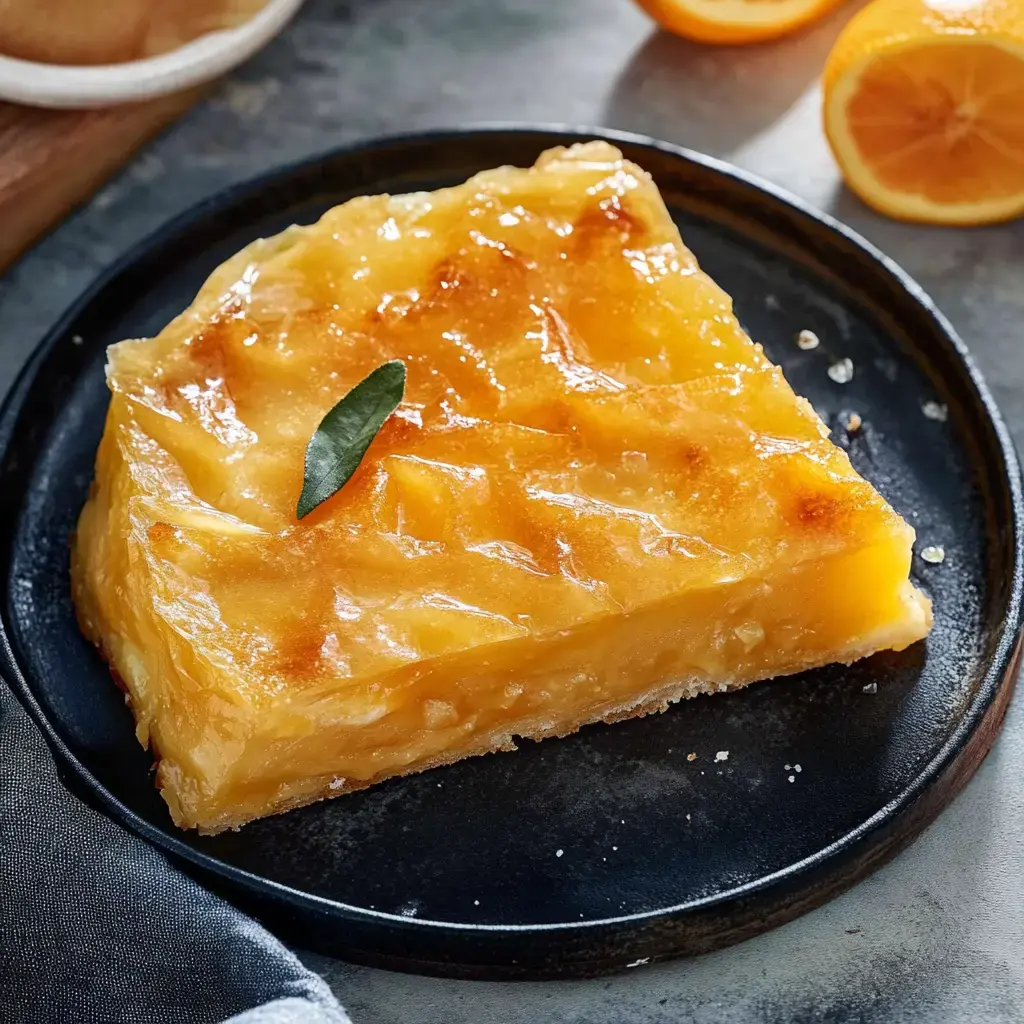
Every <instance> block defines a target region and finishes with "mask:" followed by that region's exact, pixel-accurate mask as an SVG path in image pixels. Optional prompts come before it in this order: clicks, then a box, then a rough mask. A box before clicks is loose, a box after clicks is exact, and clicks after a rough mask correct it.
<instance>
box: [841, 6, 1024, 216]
mask: <svg viewBox="0 0 1024 1024" xmlns="http://www.w3.org/2000/svg"><path fill="white" fill-rule="evenodd" d="M824 94H825V99H824V104H825V105H824V116H825V132H826V134H827V135H828V139H829V142H830V144H831V146H832V151H833V152H834V153H835V156H836V159H837V161H838V162H839V166H840V168H841V170H842V172H843V176H844V178H845V179H846V183H847V184H848V185H849V186H850V188H852V189H853V191H854V192H856V193H857V194H858V195H859V196H860V197H861V198H862V199H863V200H864V201H865V202H867V203H868V204H869V205H871V206H873V207H874V208H875V209H877V210H879V211H881V212H882V213H886V214H888V215H890V216H892V217H897V218H899V219H901V220H913V221H925V222H928V223H933V224H986V223H991V222H993V221H1000V220H1007V219H1009V218H1011V217H1016V216H1019V215H1021V214H1022V213H1024V3H1022V2H1021V0H974V2H972V0H875V2H874V3H872V4H870V5H869V6H868V7H866V8H864V10H863V11H861V12H860V13H859V14H858V15H857V16H856V17H854V19H853V20H852V21H851V22H850V24H849V25H848V26H847V27H846V29H845V30H844V31H843V33H842V35H840V37H839V39H838V40H837V41H836V44H835V47H834V48H833V50H832V53H831V54H830V55H829V59H828V63H827V64H826V67H825V78H824Z"/></svg>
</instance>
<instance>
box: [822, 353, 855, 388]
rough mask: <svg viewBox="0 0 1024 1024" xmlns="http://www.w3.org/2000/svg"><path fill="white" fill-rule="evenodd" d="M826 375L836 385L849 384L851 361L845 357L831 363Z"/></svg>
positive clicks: (851, 377) (851, 376)
mask: <svg viewBox="0 0 1024 1024" xmlns="http://www.w3.org/2000/svg"><path fill="white" fill-rule="evenodd" d="M828 375H829V376H830V377H831V378H832V379H833V380H834V381H835V382H836V383H837V384H849V383H850V381H851V380H853V360H852V359H850V358H849V357H847V358H844V359H840V360H839V362H838V363H833V364H832V365H831V366H830V367H829V368H828Z"/></svg>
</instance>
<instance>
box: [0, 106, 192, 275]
mask: <svg viewBox="0 0 1024 1024" xmlns="http://www.w3.org/2000/svg"><path fill="white" fill-rule="evenodd" d="M200 93H201V90H190V91H188V92H185V93H176V94H175V95H172V96H163V97H161V98H160V99H156V100H149V101H147V102H145V103H132V104H125V105H123V106H119V107H110V108H107V109H105V110H39V109H36V108H34V107H20V106H16V105H14V104H11V103H0V270H3V269H4V268H5V267H7V266H9V265H10V264H11V263H13V262H14V260H15V259H16V258H17V257H18V256H19V255H20V254H21V253H22V252H24V251H25V249H27V248H28V246H29V245H31V244H32V242H34V241H35V240H36V239H37V238H38V237H39V236H40V235H41V234H42V233H43V232H44V231H45V230H46V229H47V228H49V227H51V226H52V225H53V224H55V223H56V222H57V221H58V220H60V218H61V217H63V216H64V215H65V214H67V213H68V212H69V211H70V210H72V209H73V208H74V207H75V206H77V205H78V204H79V203H81V202H82V201H83V200H85V199H87V198H88V197H89V196H91V195H92V194H93V192H95V191H96V189H97V188H99V186H100V185H101V184H102V183H103V182H104V181H105V180H106V179H107V178H108V177H110V175H111V174H112V173H113V172H114V171H115V170H116V169H117V168H118V167H120V166H121V165H122V164H123V163H124V162H125V161H126V160H127V159H128V157H130V156H131V154H132V153H134V152H135V150H136V149H137V148H138V147H139V146H140V145H142V143H143V142H145V141H146V140H147V139H149V138H151V137H152V136H153V135H155V134H156V133H157V132H158V131H159V130H160V129H161V128H163V127H164V126H165V125H166V124H167V123H168V122H169V121H171V120H172V119H173V118H174V117H176V116H177V115H178V114H180V113H181V112H182V111H184V110H185V109H186V108H187V107H189V106H190V105H191V104H192V103H194V102H195V100H196V99H197V97H198V96H199V95H200Z"/></svg>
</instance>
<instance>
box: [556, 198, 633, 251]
mask: <svg viewBox="0 0 1024 1024" xmlns="http://www.w3.org/2000/svg"><path fill="white" fill-rule="evenodd" d="M646 233H647V225H646V224H645V223H644V221H643V220H642V219H641V218H639V217H637V216H636V214H635V213H633V212H632V211H631V210H630V208H629V206H628V205H627V203H626V201H625V200H624V199H623V198H622V197H620V196H608V197H607V198H605V199H602V200H601V201H600V202H599V203H596V204H595V205H593V206H588V207H587V209H586V210H584V212H583V213H582V215H581V216H580V218H579V219H578V220H577V221H576V224H575V225H574V226H573V233H572V237H573V238H574V239H575V241H576V248H577V249H579V250H581V251H584V252H586V251H590V250H593V249H600V248H603V247H604V246H606V245H609V244H612V243H615V244H618V245H620V246H622V245H625V244H627V243H630V244H638V243H640V242H641V241H642V240H643V237H644V235H645V234H646Z"/></svg>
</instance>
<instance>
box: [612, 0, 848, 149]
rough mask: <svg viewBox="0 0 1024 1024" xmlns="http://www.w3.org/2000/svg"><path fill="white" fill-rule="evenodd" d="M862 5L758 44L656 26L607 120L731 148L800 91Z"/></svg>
mask: <svg viewBox="0 0 1024 1024" xmlns="http://www.w3.org/2000/svg"><path fill="white" fill-rule="evenodd" d="M860 6H861V5H860V4H857V3H852V4H848V5H846V6H844V7H841V8H840V9H839V10H837V11H834V12H833V13H832V14H830V15H828V16H827V17H825V18H824V19H823V20H822V21H820V22H818V23H817V24H816V25H814V26H812V27H811V28H810V29H808V30H807V31H804V32H799V33H797V34H796V35H794V36H790V37H787V38H784V39H780V40H778V41H775V42H768V43H760V44H755V45H750V46H707V45H703V44H700V43H693V42H690V41H689V40H686V39H680V38H678V37H677V36H674V35H671V34H670V33H668V32H665V31H662V30H655V31H654V32H652V33H651V34H650V35H649V36H648V37H647V39H646V40H645V41H644V42H643V43H642V44H641V45H640V47H639V48H638V49H637V50H636V52H635V53H634V54H633V56H632V57H631V58H630V59H629V61H628V62H627V64H626V65H625V67H624V69H623V70H622V72H621V73H620V74H619V77H618V79H617V80H616V82H615V84H614V86H613V87H612V90H611V92H610V95H609V99H608V102H607V105H606V107H605V116H604V121H605V123H606V124H609V125H612V126H614V127H617V128H626V129H628V130H630V131H635V132H642V133H643V134H645V135H652V136H654V137H655V138H664V139H671V140H672V141H675V142H678V143H680V144H681V145H684V146H689V147H690V148H691V149H697V150H700V151H702V152H705V153H710V154H712V155H714V156H726V155H728V154H729V153H731V152H732V151H733V150H734V149H736V148H737V147H738V146H740V145H741V144H742V143H744V142H745V141H746V140H748V139H749V138H751V137H753V136H755V135H757V134H759V133H760V132H762V131H764V130H765V129H767V128H768V127H770V126H771V125H772V124H774V123H775V122H776V121H778V120H779V119H780V118H781V117H782V116H783V115H784V114H785V113H786V112H787V111H788V110H789V109H790V108H791V107H792V106H793V105H794V104H795V103H796V102H797V100H799V99H800V97H801V96H802V95H803V94H804V93H805V92H806V90H807V87H808V86H809V85H810V84H811V83H812V82H813V81H814V80H815V79H816V78H817V77H818V76H819V75H820V74H821V71H822V68H823V67H824V66H825V61H826V59H827V57H828V53H829V50H830V49H831V48H832V45H833V43H835V40H836V37H837V36H838V35H839V33H840V32H841V31H842V29H843V27H844V26H845V24H846V23H847V21H849V19H850V17H851V15H853V14H854V13H855V12H856V11H857V10H858V8H859V7H860Z"/></svg>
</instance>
